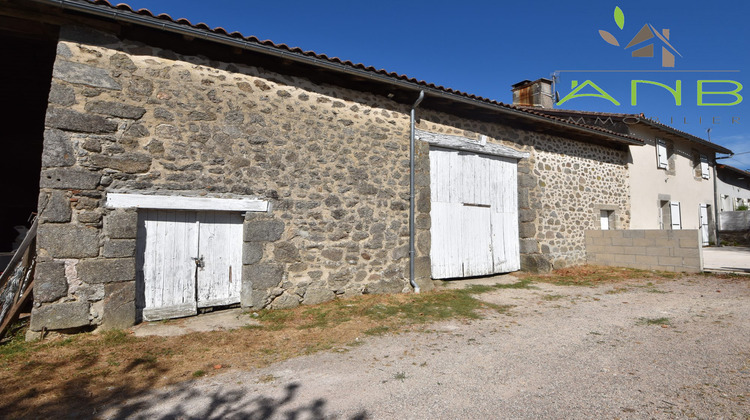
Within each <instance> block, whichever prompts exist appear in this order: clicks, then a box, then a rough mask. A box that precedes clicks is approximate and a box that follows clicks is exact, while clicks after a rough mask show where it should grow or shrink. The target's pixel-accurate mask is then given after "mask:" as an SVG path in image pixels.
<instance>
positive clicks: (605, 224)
mask: <svg viewBox="0 0 750 420" xmlns="http://www.w3.org/2000/svg"><path fill="white" fill-rule="evenodd" d="M613 213H614V212H613V211H612V210H601V212H600V214H599V220H600V225H601V228H602V230H609V229H610V226H611V225H610V223H609V221H610V219H611V218H612V215H613Z"/></svg>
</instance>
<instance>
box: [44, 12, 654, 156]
mask: <svg viewBox="0 0 750 420" xmlns="http://www.w3.org/2000/svg"><path fill="white" fill-rule="evenodd" d="M49 1H50V3H55V4H57V2H56V1H53V0H49ZM78 1H79V2H84V3H89V4H95V5H99V6H105V7H109V8H112V9H118V10H122V11H126V12H130V13H134V14H138V15H143V16H148V17H152V18H155V19H161V20H166V21H170V22H173V23H176V24H179V25H185V26H188V27H190V28H193V29H200V30H205V31H208V32H211V33H213V34H218V35H221V36H227V37H231V38H241V39H243V40H245V41H247V42H249V43H255V44H259V45H264V46H267V47H271V48H275V49H278V50H282V51H287V52H290V53H294V54H299V55H301V56H305V57H313V58H315V59H318V60H323V61H328V62H332V63H336V64H340V65H343V66H347V67H352V68H355V69H359V70H364V71H367V72H371V73H376V74H380V75H384V76H388V77H391V78H394V79H398V80H402V81H406V82H409V83H413V84H415V85H418V86H424V87H427V88H430V89H435V90H438V91H442V92H446V93H450V94H452V95H457V96H461V97H465V98H469V99H472V100H475V101H479V102H483V103H487V104H491V105H494V106H499V107H503V108H506V109H512V110H515V111H518V112H521V113H526V114H530V115H534V116H536V117H541V118H544V119H548V120H551V121H554V122H557V123H562V124H563V125H569V126H575V127H581V128H585V129H587V130H590V131H597V132H601V133H603V134H607V135H609V136H615V137H619V138H621V139H623V140H625V141H628V142H631V143H641V144H642V143H643V141H642V140H641V139H639V138H636V137H633V136H629V135H624V134H622V133H617V132H615V131H612V130H607V129H605V128H602V127H598V126H593V125H586V124H580V123H577V122H574V121H568V120H565V119H563V118H558V117H555V116H552V115H549V114H545V113H541V112H537V111H534V110H530V109H527V108H525V107H518V106H513V105H509V104H505V103H503V102H499V101H495V100H492V99H488V98H484V97H482V96H478V95H473V94H469V93H466V92H462V91H460V90H456V89H452V88H449V87H445V86H442V85H435V84H434V83H428V82H426V81H424V80H418V79H415V78H413V77H408V76H407V75H404V74H398V73H396V72H389V71H387V70H385V69H376V68H375V67H372V66H365V65H364V64H362V63H352V62H351V61H348V60H347V61H342V60H341V59H340V58H338V57H329V56H328V55H326V54H318V53H316V52H315V51H310V50H308V51H303V50H302V49H301V48H298V47H289V46H288V45H286V44H276V43H274V42H273V41H270V40H264V41H261V40H259V39H258V38H257V37H255V36H244V35H243V34H241V33H239V32H236V31H235V32H232V33H228V32H227V31H226V30H225V29H224V28H222V27H216V28H211V27H209V26H208V25H207V24H205V23H202V22H201V23H197V24H193V23H191V22H190V21H189V20H188V19H184V18H180V19H173V18H172V17H171V16H170V15H168V14H166V13H161V14H158V15H154V13H153V12H151V11H150V10H149V9H139V10H134V9H133V8H132V7H130V6H129V5H128V4H125V3H118V4H117V5H115V6H113V5H112V4H111V3H109V2H108V1H107V0H78Z"/></svg>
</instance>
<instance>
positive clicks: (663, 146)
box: [656, 140, 669, 168]
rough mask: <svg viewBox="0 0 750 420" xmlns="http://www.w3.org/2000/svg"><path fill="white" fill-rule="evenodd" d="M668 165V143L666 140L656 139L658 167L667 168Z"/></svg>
mask: <svg viewBox="0 0 750 420" xmlns="http://www.w3.org/2000/svg"><path fill="white" fill-rule="evenodd" d="M668 165H669V161H668V160H667V143H666V142H665V141H664V140H656V167H657V168H666V167H667V166H668Z"/></svg>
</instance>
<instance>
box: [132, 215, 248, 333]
mask: <svg viewBox="0 0 750 420" xmlns="http://www.w3.org/2000/svg"><path fill="white" fill-rule="evenodd" d="M137 237H138V239H137V245H138V250H137V266H138V272H137V281H136V286H137V294H136V296H137V300H136V306H137V308H138V309H139V310H140V311H142V314H143V319H144V320H146V321H155V320H159V319H167V318H177V317H183V316H188V315H194V314H195V313H197V309H198V308H203V307H209V306H219V305H229V304H233V303H237V302H239V296H240V288H241V280H242V279H241V273H242V265H241V264H242V217H241V216H240V215H239V214H237V213H231V212H208V211H205V212H203V211H202V212H195V211H176V210H152V209H142V210H140V212H139V214H138V236H137Z"/></svg>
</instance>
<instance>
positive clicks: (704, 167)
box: [700, 155, 709, 179]
mask: <svg viewBox="0 0 750 420" xmlns="http://www.w3.org/2000/svg"><path fill="white" fill-rule="evenodd" d="M700 159H701V177H703V179H708V178H709V172H708V156H706V155H701V158H700Z"/></svg>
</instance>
